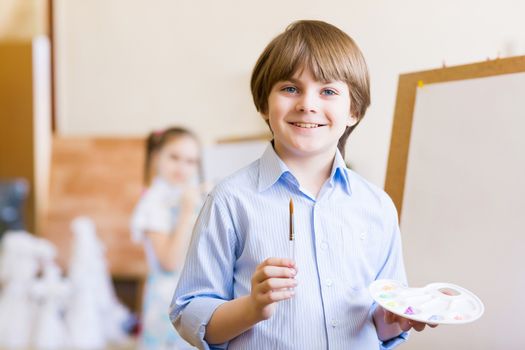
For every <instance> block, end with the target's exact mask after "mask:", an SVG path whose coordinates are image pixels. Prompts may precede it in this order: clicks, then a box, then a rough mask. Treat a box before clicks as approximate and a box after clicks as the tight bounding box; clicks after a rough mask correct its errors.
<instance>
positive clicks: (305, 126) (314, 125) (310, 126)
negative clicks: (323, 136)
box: [294, 123, 319, 128]
mask: <svg viewBox="0 0 525 350" xmlns="http://www.w3.org/2000/svg"><path fill="white" fill-rule="evenodd" d="M294 125H295V126H298V127H300V128H317V127H318V126H319V124H311V123H294Z"/></svg>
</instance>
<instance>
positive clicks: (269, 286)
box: [259, 278, 297, 293]
mask: <svg viewBox="0 0 525 350" xmlns="http://www.w3.org/2000/svg"><path fill="white" fill-rule="evenodd" d="M296 286H297V280H295V279H292V278H269V279H267V280H265V281H263V282H262V283H261V284H259V292H260V293H266V292H268V291H271V290H279V289H283V288H295V287H296Z"/></svg>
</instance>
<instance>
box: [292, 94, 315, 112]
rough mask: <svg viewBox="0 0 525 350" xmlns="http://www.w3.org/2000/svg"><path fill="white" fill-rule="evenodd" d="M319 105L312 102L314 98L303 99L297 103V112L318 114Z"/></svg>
mask: <svg viewBox="0 0 525 350" xmlns="http://www.w3.org/2000/svg"><path fill="white" fill-rule="evenodd" d="M318 109H319V108H318V106H317V104H316V103H315V102H314V101H313V100H312V98H307V97H305V98H302V99H301V100H300V101H297V105H296V106H295V110H296V111H297V112H301V113H317V110H318Z"/></svg>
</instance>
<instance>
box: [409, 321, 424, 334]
mask: <svg viewBox="0 0 525 350" xmlns="http://www.w3.org/2000/svg"><path fill="white" fill-rule="evenodd" d="M409 323H410V324H411V325H412V328H414V329H415V330H416V331H417V332H421V331H422V330H423V329H425V326H426V323H423V322H417V321H411V322H409Z"/></svg>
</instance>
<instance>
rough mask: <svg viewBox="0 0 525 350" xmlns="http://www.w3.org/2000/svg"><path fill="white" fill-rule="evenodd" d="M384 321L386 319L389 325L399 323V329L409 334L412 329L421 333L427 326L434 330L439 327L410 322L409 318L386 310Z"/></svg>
mask: <svg viewBox="0 0 525 350" xmlns="http://www.w3.org/2000/svg"><path fill="white" fill-rule="evenodd" d="M378 307H380V306H378ZM384 319H385V323H387V324H392V323H396V322H397V323H398V324H399V328H401V329H402V330H403V332H407V331H409V330H410V329H412V328H413V329H415V330H416V331H417V332H421V331H422V330H423V329H425V326H427V325H428V326H429V327H432V328H435V327H437V326H438V325H437V324H432V323H425V322H418V321H414V320H409V319H408V318H404V317H401V316H399V315H396V314H394V313H392V312H390V311H388V310H385V316H384Z"/></svg>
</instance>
